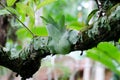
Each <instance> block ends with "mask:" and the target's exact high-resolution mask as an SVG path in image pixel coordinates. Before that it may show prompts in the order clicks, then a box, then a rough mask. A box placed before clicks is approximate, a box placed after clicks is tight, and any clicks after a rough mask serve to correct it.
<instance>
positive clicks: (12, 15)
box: [0, 2, 35, 37]
mask: <svg viewBox="0 0 120 80" xmlns="http://www.w3.org/2000/svg"><path fill="white" fill-rule="evenodd" d="M0 5H1V6H2V7H3V8H6V6H4V5H3V4H2V3H1V2H0ZM6 10H7V11H8V12H10V14H11V15H12V16H13V17H15V18H16V19H17V20H18V21H19V22H20V23H21V24H22V25H23V26H24V27H25V28H26V29H27V30H28V31H29V32H30V34H31V35H32V36H33V37H34V36H35V35H34V34H33V32H32V31H31V30H30V29H29V28H28V27H27V26H26V25H25V24H24V23H23V22H22V21H21V20H20V19H19V18H18V17H17V16H15V15H14V14H13V13H12V12H11V11H10V10H8V9H6Z"/></svg>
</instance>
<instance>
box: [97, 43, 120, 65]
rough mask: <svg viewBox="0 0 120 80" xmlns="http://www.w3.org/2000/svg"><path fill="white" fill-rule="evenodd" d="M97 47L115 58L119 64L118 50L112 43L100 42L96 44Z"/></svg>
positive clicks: (119, 52)
mask: <svg viewBox="0 0 120 80" xmlns="http://www.w3.org/2000/svg"><path fill="white" fill-rule="evenodd" d="M97 48H98V49H100V50H101V51H103V52H105V53H106V54H107V55H108V56H110V57H111V58H113V59H115V60H116V61H117V62H119V64H120V51H119V50H118V48H117V47H115V46H114V45H113V44H111V43H108V42H101V43H100V44H98V46H97Z"/></svg>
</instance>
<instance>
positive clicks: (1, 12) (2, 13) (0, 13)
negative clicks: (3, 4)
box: [0, 9, 10, 15]
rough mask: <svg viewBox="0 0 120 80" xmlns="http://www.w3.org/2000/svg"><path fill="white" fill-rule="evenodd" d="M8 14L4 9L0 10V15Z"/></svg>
mask: <svg viewBox="0 0 120 80" xmlns="http://www.w3.org/2000/svg"><path fill="white" fill-rule="evenodd" d="M5 14H10V13H9V12H8V11H7V10H6V9H1V10H0V15H5Z"/></svg>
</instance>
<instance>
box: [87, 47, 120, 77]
mask: <svg viewBox="0 0 120 80" xmlns="http://www.w3.org/2000/svg"><path fill="white" fill-rule="evenodd" d="M87 57H89V58H91V59H93V60H96V61H99V62H101V63H102V64H104V65H105V66H106V67H107V68H109V69H111V70H112V71H113V72H115V73H117V74H119V75H120V70H117V67H118V65H119V64H117V65H115V64H116V63H114V60H113V59H112V58H111V57H109V56H108V55H107V54H106V53H104V52H102V51H100V50H99V49H97V48H92V49H90V50H88V51H87Z"/></svg>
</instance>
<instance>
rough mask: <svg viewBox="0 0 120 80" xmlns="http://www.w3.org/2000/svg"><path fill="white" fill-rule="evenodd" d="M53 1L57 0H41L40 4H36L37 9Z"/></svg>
mask: <svg viewBox="0 0 120 80" xmlns="http://www.w3.org/2000/svg"><path fill="white" fill-rule="evenodd" d="M55 1H57V0H44V1H43V2H41V3H40V4H38V5H37V9H39V8H41V7H43V6H46V5H48V4H50V3H52V2H55Z"/></svg>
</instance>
